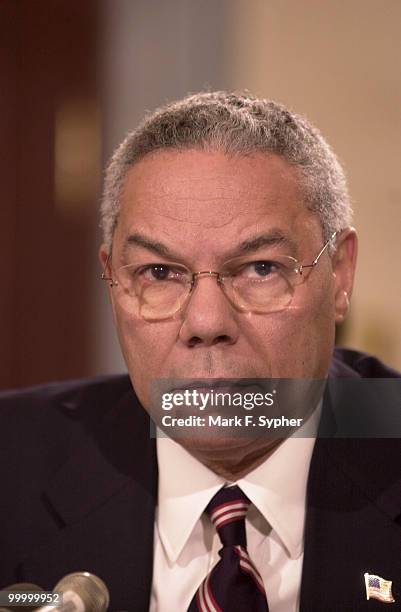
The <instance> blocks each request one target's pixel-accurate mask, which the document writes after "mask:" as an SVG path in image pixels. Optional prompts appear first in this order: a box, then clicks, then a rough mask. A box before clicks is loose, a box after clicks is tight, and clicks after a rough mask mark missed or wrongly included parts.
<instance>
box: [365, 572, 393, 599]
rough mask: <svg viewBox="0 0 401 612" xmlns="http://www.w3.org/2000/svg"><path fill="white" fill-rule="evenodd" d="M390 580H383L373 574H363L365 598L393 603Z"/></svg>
mask: <svg viewBox="0 0 401 612" xmlns="http://www.w3.org/2000/svg"><path fill="white" fill-rule="evenodd" d="M392 584H393V583H392V582H391V580H384V579H383V578H380V576H376V575H375V574H368V573H366V574H365V587H366V599H377V600H378V601H382V602H384V603H394V602H395V599H394V597H393V594H392V592H391V586H392Z"/></svg>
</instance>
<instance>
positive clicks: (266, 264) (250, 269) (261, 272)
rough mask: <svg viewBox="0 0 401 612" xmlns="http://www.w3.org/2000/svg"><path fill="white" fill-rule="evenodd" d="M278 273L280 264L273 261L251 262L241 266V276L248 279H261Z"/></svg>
mask: <svg viewBox="0 0 401 612" xmlns="http://www.w3.org/2000/svg"><path fill="white" fill-rule="evenodd" d="M277 272H280V264H278V263H276V262H274V261H269V260H266V261H252V262H250V263H248V264H246V265H245V266H243V268H242V270H241V271H240V274H241V276H245V277H246V278H250V279H263V278H266V277H267V276H271V275H272V274H276V273H277Z"/></svg>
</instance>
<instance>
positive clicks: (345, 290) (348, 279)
mask: <svg viewBox="0 0 401 612" xmlns="http://www.w3.org/2000/svg"><path fill="white" fill-rule="evenodd" d="M357 251H358V238H357V233H356V231H355V229H354V228H353V227H350V228H347V229H346V230H344V231H343V232H342V233H341V234H340V236H339V238H338V240H337V246H336V252H335V254H334V255H333V259H332V261H333V274H334V307H335V321H336V323H342V321H344V319H345V317H346V315H347V312H348V309H349V303H350V299H351V295H352V288H353V285H354V273H355V265H356V257H357Z"/></svg>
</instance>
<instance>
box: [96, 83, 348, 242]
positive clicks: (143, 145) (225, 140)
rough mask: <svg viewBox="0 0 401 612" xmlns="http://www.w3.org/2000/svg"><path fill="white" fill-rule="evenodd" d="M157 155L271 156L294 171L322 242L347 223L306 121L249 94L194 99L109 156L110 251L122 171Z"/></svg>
mask: <svg viewBox="0 0 401 612" xmlns="http://www.w3.org/2000/svg"><path fill="white" fill-rule="evenodd" d="M162 149H175V150H185V149H198V150H204V151H207V150H209V151H210V150H220V151H223V152H225V153H226V154H227V155H250V154H252V153H256V152H262V153H275V154H277V155H280V156H281V157H282V158H284V159H285V160H286V161H287V162H288V163H289V164H290V165H291V166H293V167H294V168H296V169H297V173H298V176H299V180H300V185H301V188H302V190H303V194H304V198H305V203H306V205H307V207H308V208H309V209H310V210H311V211H313V212H315V213H316V214H317V215H318V216H319V218H320V222H321V226H322V231H323V238H324V240H328V239H329V238H330V236H331V235H332V234H333V232H335V231H337V230H341V229H343V228H344V227H346V226H348V225H349V224H350V222H351V217H352V208H351V204H350V199H349V194H348V190H347V185H346V180H345V176H344V172H343V169H342V167H341V165H340V163H339V161H338V159H337V157H336V155H335V154H334V152H333V151H332V149H331V148H330V146H329V145H328V143H327V142H326V141H325V140H324V138H323V136H322V135H321V134H320V132H319V131H318V130H317V129H316V128H315V127H314V126H312V125H311V124H310V123H309V122H308V121H307V120H306V119H305V118H304V117H301V116H300V115H297V114H295V113H293V112H291V111H290V110H289V109H287V108H286V107H285V106H283V105H282V104H278V103H276V102H273V101H271V100H262V99H258V98H255V97H253V96H251V95H250V94H248V92H245V93H227V92H224V91H218V92H211V93H198V94H195V95H190V96H187V97H186V98H184V99H182V100H179V101H177V102H173V103H171V104H168V105H166V106H164V107H162V108H159V109H158V110H156V111H155V112H154V113H152V114H150V115H149V116H148V117H146V118H145V120H144V121H143V122H142V123H141V124H140V125H139V126H138V127H137V128H136V129H135V130H133V131H132V132H130V133H129V134H128V136H127V137H126V138H125V140H124V141H123V142H122V143H121V145H120V146H119V147H118V148H117V150H116V151H115V153H114V155H113V157H112V159H111V161H110V164H109V166H108V168H107V170H106V175H105V183H104V193H103V200H102V205H101V227H102V229H103V237H104V242H105V244H106V246H107V247H108V249H109V251H111V247H112V241H113V234H114V230H115V227H116V225H117V221H118V215H119V208H120V196H121V192H122V189H123V186H124V181H125V177H126V175H127V172H128V170H129V169H130V168H131V166H132V165H133V164H134V163H136V162H137V161H139V160H140V159H142V158H143V157H144V156H145V155H148V154H150V153H154V152H156V151H159V150H162Z"/></svg>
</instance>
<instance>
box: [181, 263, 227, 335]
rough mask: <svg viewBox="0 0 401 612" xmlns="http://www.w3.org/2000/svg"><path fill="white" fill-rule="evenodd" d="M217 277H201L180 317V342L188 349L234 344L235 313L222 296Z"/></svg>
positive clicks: (211, 274) (211, 275) (198, 277)
mask: <svg viewBox="0 0 401 612" xmlns="http://www.w3.org/2000/svg"><path fill="white" fill-rule="evenodd" d="M216 276H217V275H216V274H214V273H205V274H204V275H203V274H200V275H199V276H197V277H196V279H195V287H194V289H193V291H192V293H191V296H190V298H189V301H188V304H187V306H186V308H185V311H184V313H183V323H182V326H181V329H180V334H179V336H180V340H181V341H182V342H184V343H185V344H186V345H187V346H189V347H194V346H213V345H216V344H222V345H223V344H227V345H229V344H234V343H235V342H236V341H237V340H238V334H239V330H238V323H237V313H236V312H235V310H234V308H233V306H232V305H231V304H230V302H229V301H228V299H227V298H226V296H225V295H224V293H223V291H222V289H221V287H220V285H219V283H218V282H217V278H216Z"/></svg>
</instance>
